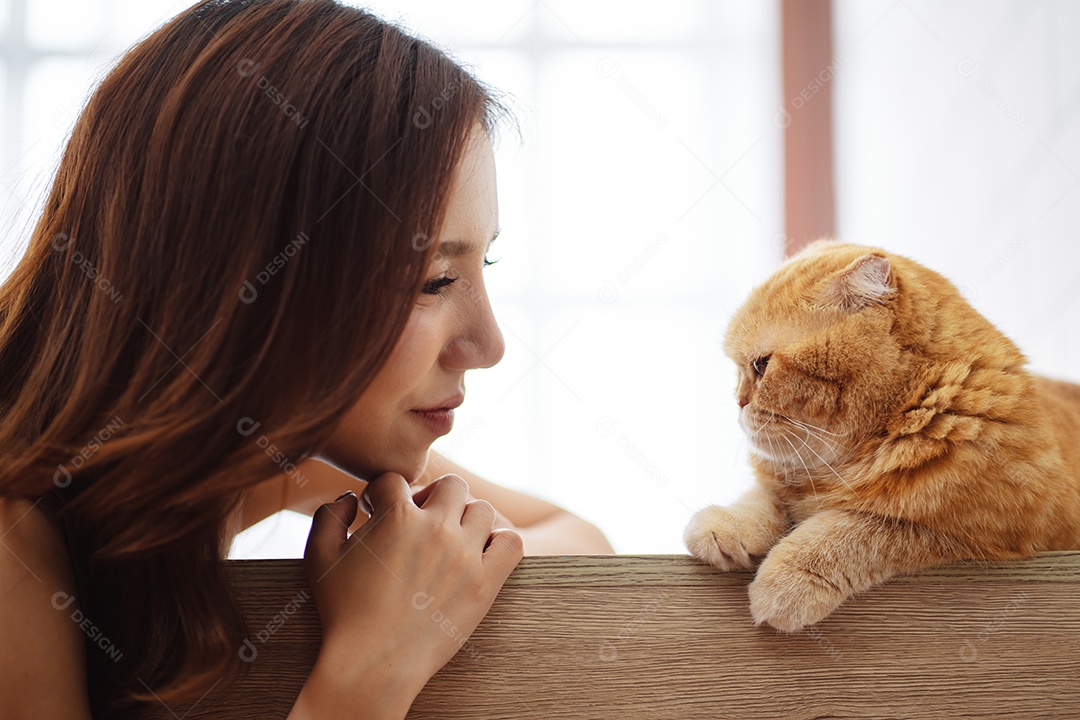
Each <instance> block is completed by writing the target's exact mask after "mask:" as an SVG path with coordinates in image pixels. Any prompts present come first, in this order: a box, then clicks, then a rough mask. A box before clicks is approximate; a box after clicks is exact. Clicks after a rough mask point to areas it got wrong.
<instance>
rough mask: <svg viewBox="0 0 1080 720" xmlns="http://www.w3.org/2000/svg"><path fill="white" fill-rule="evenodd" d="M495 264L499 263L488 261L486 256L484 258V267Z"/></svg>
mask: <svg viewBox="0 0 1080 720" xmlns="http://www.w3.org/2000/svg"><path fill="white" fill-rule="evenodd" d="M497 262H499V261H498V260H488V259H487V255H485V256H484V267H487V266H488V265H494V264H495V263H497Z"/></svg>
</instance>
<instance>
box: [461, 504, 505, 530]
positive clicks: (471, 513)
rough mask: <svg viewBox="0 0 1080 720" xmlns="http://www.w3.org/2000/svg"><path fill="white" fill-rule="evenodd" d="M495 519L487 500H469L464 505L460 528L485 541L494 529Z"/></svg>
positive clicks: (493, 509) (492, 509)
mask: <svg viewBox="0 0 1080 720" xmlns="http://www.w3.org/2000/svg"><path fill="white" fill-rule="evenodd" d="M495 519H496V513H495V508H494V507H493V506H492V505H491V503H489V502H488V501H487V500H471V501H469V502H467V503H465V512H463V513H462V514H461V527H462V528H464V529H465V530H466V531H467V532H475V533H477V535H478V536H479V537H481V538H483V539H484V540H487V539H488V537H489V536H490V535H491V531H492V530H494V529H495Z"/></svg>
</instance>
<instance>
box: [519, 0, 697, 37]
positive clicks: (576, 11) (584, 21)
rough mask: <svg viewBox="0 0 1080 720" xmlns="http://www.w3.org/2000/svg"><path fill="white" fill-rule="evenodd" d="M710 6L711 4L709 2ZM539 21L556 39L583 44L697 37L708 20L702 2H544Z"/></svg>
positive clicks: (538, 11)
mask: <svg viewBox="0 0 1080 720" xmlns="http://www.w3.org/2000/svg"><path fill="white" fill-rule="evenodd" d="M710 4H711V3H710ZM533 12H534V13H536V16H537V17H536V20H537V22H539V23H541V25H542V27H543V28H544V31H545V32H547V33H550V34H551V35H552V36H553V37H557V38H561V39H563V40H566V41H573V40H580V41H584V42H626V41H634V42H645V43H650V42H663V41H669V40H673V39H679V38H684V37H686V36H689V35H692V34H694V33H695V32H696V31H697V30H698V29H700V28H701V27H702V24H703V21H704V20H705V19H706V15H707V12H706V4H705V3H702V2H700V0H666V1H665V2H664V5H663V10H662V11H661V10H659V9H658V7H657V5H656V3H655V2H652V0H590V2H581V0H545V1H544V2H542V3H537V4H536V5H535V6H534V10H533Z"/></svg>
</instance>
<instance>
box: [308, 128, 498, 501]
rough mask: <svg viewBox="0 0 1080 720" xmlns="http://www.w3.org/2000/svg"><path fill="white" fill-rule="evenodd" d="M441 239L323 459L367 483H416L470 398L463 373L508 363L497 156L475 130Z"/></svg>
mask: <svg viewBox="0 0 1080 720" xmlns="http://www.w3.org/2000/svg"><path fill="white" fill-rule="evenodd" d="M448 202H449V205H448V206H447V214H446V218H445V224H444V226H443V231H442V235H441V236H440V237H439V238H437V239H436V242H437V243H438V245H437V247H436V251H435V254H434V256H433V258H432V262H431V263H430V264H429V266H428V270H427V277H426V280H425V283H424V290H423V293H421V295H420V297H419V299H418V300H417V303H416V305H415V307H414V308H413V311H412V314H411V315H410V316H409V320H408V323H407V324H406V326H405V330H404V333H403V334H402V336H401V339H400V340H399V341H398V343H397V345H396V346H395V347H394V350H393V352H392V354H391V355H390V358H389V359H388V360H387V362H386V364H385V365H384V366H383V368H382V369H381V370H380V371H379V373H378V374H377V375H376V376H375V379H374V380H373V381H372V383H371V385H369V386H368V388H367V389H366V390H365V391H364V393H363V394H362V395H361V396H360V398H359V400H358V401H357V403H356V404H355V405H354V406H353V407H352V409H351V410H349V412H348V414H347V415H346V416H345V418H344V419H343V420H342V421H341V424H340V425H339V426H338V427H337V429H336V430H335V431H334V434H333V436H332V438H331V439H330V442H329V443H328V445H327V448H326V450H325V451H324V452H323V454H322V455H321V456H320V457H321V458H322V459H324V460H326V461H328V462H330V463H332V464H333V465H336V466H338V467H340V468H341V469H343V470H345V471H346V472H349V473H351V474H353V475H356V476H358V477H361V478H371V477H374V476H375V475H378V474H379V473H382V472H391V471H392V472H396V473H400V474H401V475H403V476H404V477H405V478H406V479H407V480H409V481H410V482H412V481H414V480H416V479H417V478H418V477H419V476H420V474H421V473H422V472H423V470H424V467H425V466H426V464H427V453H428V448H429V447H430V445H431V443H432V442H433V441H434V440H435V438H437V437H439V436H440V435H445V434H447V433H448V432H450V428H451V426H452V424H453V420H454V413H453V408H455V407H457V406H458V405H460V404H461V403H462V401H463V400H464V399H465V371H466V370H471V369H472V368H482V367H491V366H492V365H494V364H495V363H497V362H499V360H500V359H501V358H502V355H503V350H504V345H503V338H502V333H501V332H499V327H498V325H497V324H496V323H495V317H494V316H493V315H492V312H491V305H490V303H489V302H488V296H487V291H486V290H485V289H484V277H483V267H484V260H485V257H484V256H485V254H486V252H487V249H488V246H489V245H490V244H491V242H492V241H493V240H494V239H495V235H496V234H497V232H498V223H499V208H498V199H497V197H496V191H495V156H494V154H493V152H492V149H491V142H490V140H489V139H488V136H487V133H486V132H485V131H484V130H483V129H482V128H481V127H480V126H476V129H475V131H474V132H473V134H472V136H471V140H470V143H469V146H468V148H467V149H466V151H465V155H464V157H463V159H462V162H461V163H460V164H459V165H458V168H457V169H456V171H455V175H454V179H453V181H452V183H451V189H450V197H449V199H448Z"/></svg>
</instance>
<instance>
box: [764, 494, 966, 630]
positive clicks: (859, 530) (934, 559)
mask: <svg viewBox="0 0 1080 720" xmlns="http://www.w3.org/2000/svg"><path fill="white" fill-rule="evenodd" d="M964 554H965V553H964V551H963V550H962V549H960V548H959V546H958V545H957V544H956V543H955V542H950V541H949V540H948V539H947V538H944V537H941V536H940V535H938V534H936V533H934V532H933V531H931V530H929V529H928V528H926V527H924V526H921V525H916V524H915V523H911V522H907V521H905V520H898V519H895V518H886V517H882V516H878V515H871V514H868V513H855V512H847V511H843V510H829V511H826V512H821V513H818V514H817V515H814V516H812V517H810V518H808V519H807V520H805V521H804V522H802V523H800V524H799V525H798V526H797V527H796V528H795V529H794V530H792V532H791V533H790V534H789V535H788V536H787V537H785V538H784V539H783V540H781V541H780V542H779V543H777V544H776V546H775V547H774V548H773V549H772V550H771V551H770V552H769V555H768V557H766V558H765V561H764V562H762V563H761V567H760V568H759V569H758V572H757V577H756V578H755V579H754V582H752V583H751V584H750V588H749V592H750V614H751V615H753V617H754V622H755V623H757V624H761V623H763V622H764V623H768V624H769V625H772V626H773V627H775V628H777V629H779V630H783V631H785V632H794V631H796V630H799V629H801V628H803V627H805V626H807V625H813V624H814V623H816V622H818V621H819V620H821V619H822V618H824V617H825V616H827V615H828V614H829V613H831V612H832V611H833V610H835V609H836V608H837V607H839V605H840V604H841V603H842V602H844V601H845V600H846V599H848V598H849V597H851V596H852V595H854V594H855V593H858V592H862V591H863V590H866V589H868V588H870V587H872V586H874V585H877V584H879V583H882V582H884V581H885V580H888V579H889V578H891V577H892V576H894V575H897V574H901V573H908V572H914V571H916V570H919V569H922V568H926V567H931V566H933V565H940V564H942V563H944V562H948V561H950V560H955V559H959V558H961V557H964Z"/></svg>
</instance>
